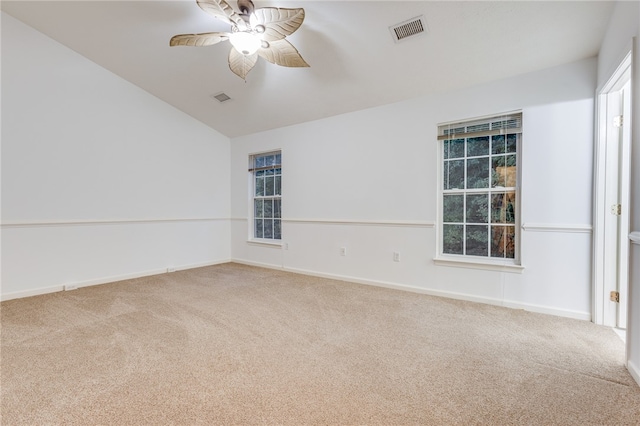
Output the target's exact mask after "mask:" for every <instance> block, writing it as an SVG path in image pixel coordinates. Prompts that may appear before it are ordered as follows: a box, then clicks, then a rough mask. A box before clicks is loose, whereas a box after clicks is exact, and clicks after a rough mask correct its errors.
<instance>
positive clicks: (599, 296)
mask: <svg viewBox="0 0 640 426" xmlns="http://www.w3.org/2000/svg"><path fill="white" fill-rule="evenodd" d="M634 44H635V39H632V40H631V43H630V44H629V45H628V47H627V49H625V50H624V53H623V55H622V59H621V60H620V61H619V65H618V67H617V68H616V70H615V71H614V72H613V73H612V74H611V77H610V78H609V79H608V80H607V82H606V83H604V84H603V85H602V86H601V87H599V88H598V89H597V90H596V111H595V113H596V114H595V144H594V173H593V177H594V182H593V200H594V204H593V253H592V255H593V262H592V263H593V265H592V268H593V269H592V279H593V296H592V321H593V322H594V323H596V324H600V325H606V326H611V327H615V326H616V317H617V312H616V309H615V306H612V305H611V303H610V301H609V297H608V294H609V291H612V290H617V288H612V286H611V284H609V285H607V284H606V282H605V278H606V267H605V255H604V247H605V244H606V241H607V238H610V236H608V235H607V229H606V227H605V220H606V218H607V215H608V214H610V213H609V210H610V206H608V205H607V199H606V187H607V181H606V177H607V169H606V163H607V162H606V142H607V137H608V133H609V129H610V126H611V125H612V123H607V115H608V114H607V112H608V110H607V104H608V101H609V94H611V93H614V92H616V91H617V90H619V89H620V88H621V87H622V86H624V84H625V83H626V82H627V81H631V78H632V71H633V70H632V66H633V46H634ZM631 85H632V90H631V93H633V82H632V83H631ZM624 119H625V120H631V119H632V117H631V114H629V116H628V117H625V118H624ZM627 208H628V206H627ZM620 237H621V238H625V240H626V242H627V243H628V239H627V238H626V236H620ZM627 274H628V272H627ZM616 285H617V283H616ZM623 302H625V303H627V307H628V306H629V304H630V303H629V298H628V297H627V300H626V301H623ZM612 311H613V312H612ZM627 312H628V308H627ZM627 348H628V345H627Z"/></svg>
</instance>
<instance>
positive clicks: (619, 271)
mask: <svg viewBox="0 0 640 426" xmlns="http://www.w3.org/2000/svg"><path fill="white" fill-rule="evenodd" d="M630 86H631V85H630V82H629V79H628V78H626V79H625V78H623V79H622V80H621V81H619V82H618V84H616V85H615V86H614V87H613V88H612V89H611V91H610V92H609V93H607V94H606V110H607V114H606V115H607V118H606V120H607V131H606V147H605V158H606V160H605V176H606V183H605V199H606V205H605V206H606V207H605V208H607V209H608V212H605V214H604V215H605V220H604V229H605V235H604V250H603V255H604V277H605V282H604V287H605V300H606V301H605V305H606V306H605V318H604V324H605V325H609V326H614V327H617V328H620V329H626V327H627V299H628V298H627V295H628V279H629V238H628V235H629V190H630V189H629V183H630V182H629V180H630V169H629V164H630V162H629V155H630V145H631V143H630V142H631V137H630V130H631V126H630V125H629V122H630V121H631V120H630V117H631V116H630V106H631V103H630V96H631V91H630ZM616 299H617V300H616Z"/></svg>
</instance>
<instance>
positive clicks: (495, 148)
mask: <svg viewBox="0 0 640 426" xmlns="http://www.w3.org/2000/svg"><path fill="white" fill-rule="evenodd" d="M521 137H522V114H521V113H514V114H507V115H501V116H495V117H491V118H488V119H482V120H473V121H468V122H460V123H453V124H447V125H441V126H439V127H438V140H440V141H441V142H440V143H441V144H442V145H441V149H442V166H443V175H442V202H441V206H442V211H441V223H440V225H441V233H440V234H441V236H442V240H441V243H442V245H441V253H442V254H443V255H457V256H476V257H482V258H489V259H514V260H515V259H517V258H518V252H519V249H518V241H517V238H518V235H519V234H518V232H517V226H518V224H519V222H520V220H519V214H520V212H519V208H518V164H519V160H518V151H519V146H520V139H521Z"/></svg>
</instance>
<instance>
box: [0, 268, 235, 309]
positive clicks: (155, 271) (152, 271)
mask: <svg viewBox="0 0 640 426" xmlns="http://www.w3.org/2000/svg"><path fill="white" fill-rule="evenodd" d="M230 261H231V260H230V259H221V260H214V261H211V262H199V263H191V264H187V265H181V266H175V267H172V268H171V269H173V270H174V271H183V270H187V269H194V268H202V267H205V266H213V265H219V264H222V263H229V262H230ZM174 271H172V272H168V268H163V269H150V270H147V271H140V272H133V273H130V274H122V275H112V276H110V277H103V278H96V279H92V280H85V281H78V282H73V283H71V282H70V283H66V284H64V285H54V286H51V287H41V288H36V289H32V290H24V291H15V292H13V293H7V294H2V295H0V300H1V301H3V302H4V301H6V300H12V299H20V298H23V297H31V296H39V295H42V294H48V293H56V292H59V291H64V289H65V286H72V287H73V288H81V287H90V286H94V285H101V284H109V283H113V282H116V281H122V280H131V279H134V278H142V277H148V276H151V275H160V274H166V273H173V272H174Z"/></svg>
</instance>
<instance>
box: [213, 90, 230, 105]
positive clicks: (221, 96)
mask: <svg viewBox="0 0 640 426" xmlns="http://www.w3.org/2000/svg"><path fill="white" fill-rule="evenodd" d="M211 97H212V98H213V99H215V100H216V101H218V102H220V103H222V102H227V101H229V100H231V98H230V97H229V96H228V95H227V94H226V93H222V92H220V93H218V94H216V95H211Z"/></svg>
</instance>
